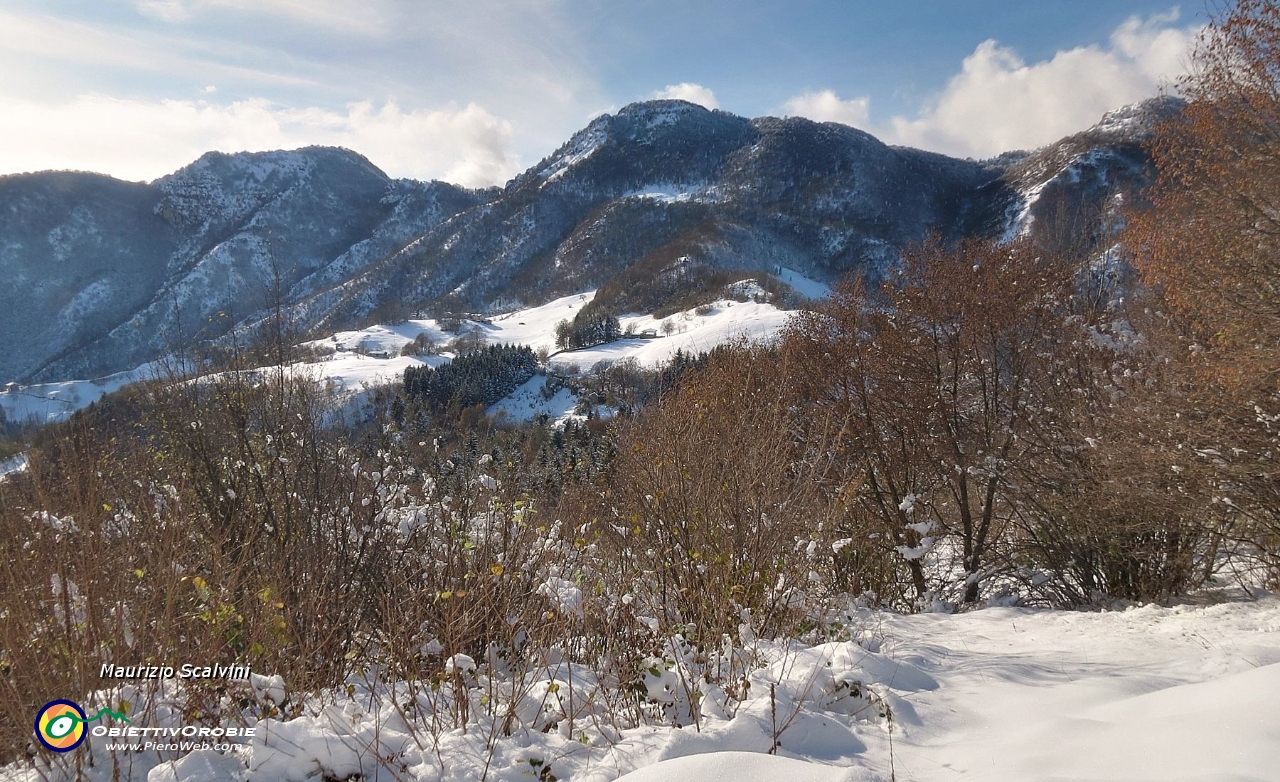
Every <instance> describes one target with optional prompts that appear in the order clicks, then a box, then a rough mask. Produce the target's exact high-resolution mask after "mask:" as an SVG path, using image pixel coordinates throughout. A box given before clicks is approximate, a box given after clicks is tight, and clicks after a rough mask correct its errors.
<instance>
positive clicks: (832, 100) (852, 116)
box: [786, 90, 871, 128]
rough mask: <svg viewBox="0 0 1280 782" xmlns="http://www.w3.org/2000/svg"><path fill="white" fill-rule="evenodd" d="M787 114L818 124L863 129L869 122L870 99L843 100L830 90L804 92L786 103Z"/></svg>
mask: <svg viewBox="0 0 1280 782" xmlns="http://www.w3.org/2000/svg"><path fill="white" fill-rule="evenodd" d="M786 110H787V114H789V115H792V116H797V117H808V118H809V119H811V120H816V121H818V122H839V123H840V124H842V125H852V126H854V127H855V128H865V127H867V126H868V125H869V124H870V122H871V99H870V98H854V99H852V100H843V99H841V98H840V96H839V95H836V94H835V92H834V91H832V90H822V91H820V92H806V93H804V94H803V95H797V96H796V97H794V98H792V99H791V100H789V101H787V103H786Z"/></svg>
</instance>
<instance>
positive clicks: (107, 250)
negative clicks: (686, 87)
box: [0, 100, 1173, 382]
mask: <svg viewBox="0 0 1280 782" xmlns="http://www.w3.org/2000/svg"><path fill="white" fill-rule="evenodd" d="M1172 108H1173V104H1171V103H1170V102H1169V101H1167V100H1166V101H1156V102H1150V103H1148V104H1144V105H1142V106H1139V107H1134V108H1131V109H1129V110H1126V111H1122V112H1118V113H1113V114H1111V115H1108V117H1107V118H1105V119H1104V121H1103V123H1101V124H1100V125H1098V126H1097V127H1095V128H1093V129H1090V130H1088V131H1085V132H1083V133H1081V134H1077V135H1075V136H1072V137H1070V138H1068V139H1064V140H1063V141H1062V142H1059V143H1058V144H1055V145H1050V146H1049V147H1046V148H1044V149H1041V150H1038V151H1036V152H1033V153H1011V154H1009V155H1006V156H1002V157H1001V158H998V159H995V160H992V161H985V162H974V161H962V160H955V159H952V158H948V157H945V156H942V155H937V154H933V153H928V152H922V151H919V150H913V149H906V148H899V147H890V146H886V145H885V144H883V143H881V142H880V141H878V140H876V139H875V138H873V137H871V136H869V135H867V134H866V133H863V132H861V131H858V130H855V129H853V128H850V127H847V126H843V125H838V124H834V123H815V122H811V121H809V120H806V119H801V118H789V119H777V118H773V117H765V118H760V119H746V118H743V117H738V116H735V115H733V114H729V113H726V112H722V111H711V110H707V109H705V108H702V107H700V106H696V105H694V104H690V103H684V102H680V101H650V102H646V103H637V104H633V105H630V106H627V107H625V108H623V109H621V110H620V111H618V112H617V113H616V114H606V115H602V116H600V117H598V118H596V119H595V120H593V121H592V122H591V123H590V124H588V125H587V127H585V128H584V129H582V130H581V131H579V132H578V133H576V134H574V136H573V137H572V138H570V139H569V140H568V141H567V142H566V143H565V144H564V145H563V146H562V147H561V148H560V149H558V150H557V151H556V152H555V153H554V154H552V155H551V156H549V157H548V158H546V159H545V160H543V161H541V162H540V163H538V164H537V165H536V166H533V167H532V168H530V169H529V170H528V171H525V172H524V173H522V174H520V175H519V176H517V177H516V178H515V179H513V180H512V181H511V182H509V183H508V184H507V185H506V187H504V188H502V189H491V190H488V191H480V192H476V191H467V190H463V189H461V188H458V187H454V186H452V185H448V184H444V183H439V182H431V183H421V182H414V181H409V180H393V179H391V178H389V177H387V176H386V175H385V174H384V173H383V172H381V171H379V170H378V169H377V168H376V167H374V166H373V165H372V164H371V163H369V161H367V160H366V159H364V158H363V157H361V156H360V155H358V154H355V153H353V152H350V151H348V150H343V149H332V148H318V147H313V148H307V149H301V150H297V151H292V152H267V153H255V154H249V153H242V154H234V155H227V154H222V153H209V154H206V155H204V156H203V157H201V158H200V159H199V160H197V161H196V162H194V163H192V164H191V165H189V166H187V167H185V168H183V169H182V170H180V171H178V172H176V173H174V174H172V175H170V176H167V177H164V178H162V179H159V180H157V181H155V182H152V183H150V184H140V183H126V182H120V181H117V180H114V179H110V178H107V177H102V176H98V175H93V174H82V173H66V172H59V173H42V174H27V175H17V176H8V177H0V272H3V274H4V278H5V279H6V280H8V281H9V283H10V284H9V285H6V286H5V287H4V288H3V289H0V337H3V344H4V345H5V347H4V349H3V350H2V351H0V382H7V381H10V380H18V381H26V382H30V381H59V380H66V379H69V378H88V377H98V376H104V375H107V374H110V373H112V372H117V371H121V370H128V369H132V368H134V367H136V366H139V365H141V364H143V363H145V362H147V361H149V360H152V359H154V358H156V357H158V356H160V355H163V354H164V353H166V352H168V351H169V350H171V349H172V348H173V347H175V346H178V345H180V344H182V343H187V342H192V341H199V340H217V339H222V340H226V339H229V337H228V335H229V334H233V333H242V332H243V331H244V330H246V329H251V328H252V327H253V326H254V324H255V323H258V322H260V321H261V320H262V318H263V317H265V316H266V314H267V313H268V311H269V310H270V308H271V305H273V304H274V303H275V302H276V301H277V300H278V301H279V302H280V303H282V304H284V305H286V306H287V307H288V308H289V310H290V312H291V316H292V317H293V319H294V321H295V324H296V326H297V327H298V328H300V329H303V330H314V331H316V332H317V333H328V332H332V331H335V330H338V329H341V328H349V327H352V326H358V325H363V324H366V323H369V322H373V321H376V320H389V319H395V318H396V317H400V316H405V315H408V314H410V313H412V312H415V311H422V310H424V309H426V310H430V309H432V308H438V309H454V310H466V311H491V312H493V311H511V310H514V309H518V308H520V307H522V306H531V305H537V304H541V303H544V302H547V301H550V300H552V299H554V298H556V297H559V296H563V295H568V294H571V293H578V292H581V291H584V290H591V289H597V290H598V293H597V296H596V304H597V305H598V306H600V307H603V308H607V309H612V310H613V311H615V312H617V313H619V314H622V313H627V312H652V311H655V310H659V309H661V308H664V307H667V308H669V311H676V310H681V309H687V308H688V307H689V306H692V299H698V298H699V297H700V298H701V299H702V300H711V299H714V298H716V295H717V293H718V292H719V289H720V288H721V287H722V286H723V285H724V284H725V283H726V282H732V281H735V280H740V279H743V278H745V277H750V276H753V275H754V276H758V275H759V274H762V273H776V272H779V271H781V270H783V269H788V270H794V271H796V272H798V273H800V274H802V275H804V276H805V277H807V278H811V279H814V280H817V281H820V282H826V283H829V282H832V281H834V280H835V279H837V278H838V277H840V276H842V275H844V274H846V273H848V272H850V271H852V270H864V271H867V272H869V273H870V274H872V275H873V276H874V275H876V274H877V273H878V272H879V271H881V270H882V269H883V268H884V267H885V266H886V265H887V264H889V263H892V262H893V260H894V259H895V258H896V257H897V254H898V252H899V250H900V249H901V248H902V247H903V246H905V245H907V244H909V243H912V242H915V241H918V240H920V239H921V238H923V237H924V236H925V235H926V234H927V233H928V232H930V231H934V232H937V233H939V234H941V235H943V236H947V237H955V236H960V235H970V234H990V235H999V234H1001V233H1010V232H1012V233H1016V232H1019V231H1031V232H1032V233H1037V234H1039V235H1041V236H1044V237H1048V238H1049V240H1052V241H1062V240H1064V239H1065V237H1066V236H1067V235H1068V234H1070V235H1071V237H1073V238H1074V237H1078V236H1081V235H1085V234H1088V235H1089V236H1090V238H1089V241H1090V242H1091V243H1094V244H1098V243H1101V242H1103V241H1105V239H1106V236H1105V233H1106V228H1105V226H1104V225H1103V223H1105V221H1104V220H1101V219H1100V218H1098V216H1099V215H1103V214H1107V213H1109V212H1108V210H1111V211H1114V206H1115V203H1116V202H1117V198H1118V196H1119V197H1120V198H1124V197H1132V195H1133V194H1134V193H1136V192H1137V191H1138V190H1139V189H1140V187H1141V186H1142V184H1143V183H1145V182H1146V181H1147V178H1148V177H1149V172H1148V170H1147V161H1146V155H1145V153H1144V152H1143V150H1142V148H1141V141H1142V139H1143V138H1144V137H1145V136H1146V135H1147V134H1148V133H1149V127H1150V120H1151V118H1152V117H1154V116H1160V115H1161V114H1162V113H1167V112H1168V111H1170V110H1172ZM1072 210H1074V211H1072ZM1077 213H1078V214H1077ZM1080 215H1085V216H1088V217H1089V219H1090V220H1092V222H1091V223H1090V225H1093V226H1094V228H1091V229H1090V230H1089V231H1088V232H1084V233H1082V232H1080V231H1074V232H1072V231H1069V230H1067V229H1066V228H1065V226H1069V225H1071V224H1073V223H1072V220H1074V219H1075V218H1076V217H1079V216H1080ZM1098 226H1102V227H1098ZM741 272H745V273H746V274H742V273H741ZM691 297H692V298H691ZM676 305H679V306H676Z"/></svg>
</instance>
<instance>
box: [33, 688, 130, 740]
mask: <svg viewBox="0 0 1280 782" xmlns="http://www.w3.org/2000/svg"><path fill="white" fill-rule="evenodd" d="M104 714H105V715H107V716H109V717H112V718H114V719H118V720H124V721H125V722H128V721H129V718H128V717H126V716H124V715H123V714H120V713H118V712H114V711H112V710H111V709H102V710H100V711H99V712H98V713H97V714H95V715H93V716H92V717H85V716H84V709H82V708H80V706H79V705H78V704H76V703H75V702H74V701H65V700H57V701H49V702H48V703H46V704H45V705H44V707H43V708H42V709H40V711H39V712H38V713H37V714H36V738H38V739H40V743H41V744H43V745H45V746H46V747H48V748H49V749H51V750H53V751H54V752H70V751H71V750H73V749H75V748H76V747H78V746H80V745H81V744H82V743H83V742H84V737H85V728H84V726H85V725H86V724H87V723H90V722H93V721H94V720H97V719H101V718H102V715H104Z"/></svg>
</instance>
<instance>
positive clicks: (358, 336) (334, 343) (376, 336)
mask: <svg viewBox="0 0 1280 782" xmlns="http://www.w3.org/2000/svg"><path fill="white" fill-rule="evenodd" d="M419 334H426V335H427V336H428V337H430V338H431V340H432V341H433V342H435V343H436V344H437V345H443V344H445V343H447V342H449V341H450V340H451V339H453V337H454V335H453V334H449V333H448V332H446V331H444V330H443V329H441V328H440V326H439V324H438V323H436V322H435V321H434V320H406V321H404V322H403V323H398V324H396V325H394V326H383V325H377V326H370V327H368V328H364V329H358V330H356V331H339V332H337V333H336V334H334V335H333V336H331V337H327V338H325V339H317V340H313V341H311V342H305V343H303V345H304V347H316V348H322V349H323V348H332V349H334V350H336V351H338V352H339V353H341V352H358V353H366V354H368V353H377V352H380V351H381V352H385V353H386V354H387V355H388V356H398V355H400V350H401V349H402V348H403V347H404V346H405V345H408V344H409V343H410V342H413V341H414V339H416V338H417V337H418V335H419Z"/></svg>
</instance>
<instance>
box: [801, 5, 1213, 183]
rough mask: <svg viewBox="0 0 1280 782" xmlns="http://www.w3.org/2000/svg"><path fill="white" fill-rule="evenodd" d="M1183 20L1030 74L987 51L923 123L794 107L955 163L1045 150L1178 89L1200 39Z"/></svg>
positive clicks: (1008, 53) (838, 102)
mask: <svg viewBox="0 0 1280 782" xmlns="http://www.w3.org/2000/svg"><path fill="white" fill-rule="evenodd" d="M1177 19H1178V14H1177V12H1176V11H1173V12H1171V13H1169V14H1164V15H1156V16H1152V17H1149V18H1147V19H1142V18H1140V17H1136V16H1135V17H1130V18H1129V19H1128V20H1126V21H1125V22H1124V23H1123V24H1121V25H1120V26H1119V27H1118V28H1116V30H1115V31H1114V32H1113V33H1112V34H1111V37H1110V40H1109V41H1108V42H1107V43H1106V44H1105V45H1091V46H1083V47H1078V48H1075V49H1070V50H1065V51H1059V52H1057V53H1056V54H1055V55H1054V56H1053V57H1052V58H1051V59H1048V60H1043V61H1041V62H1035V63H1030V64H1028V63H1026V62H1025V61H1023V59H1022V58H1021V57H1020V56H1019V55H1018V53H1017V52H1016V51H1014V50H1013V49H1011V48H1008V47H1004V46H1001V45H1000V44H999V43H998V42H997V41H995V40H988V41H984V42H983V43H981V44H979V45H978V47H977V49H975V50H974V52H973V54H971V55H969V56H968V57H966V58H965V60H964V63H963V65H962V66H961V69H960V72H959V73H957V74H956V75H955V76H953V77H952V78H951V80H950V81H949V82H948V83H947V86H946V88H945V89H943V91H942V92H941V93H940V94H939V95H937V96H936V97H935V98H934V99H933V100H931V101H930V102H928V103H927V104H926V105H925V106H923V107H922V109H921V111H920V112H919V113H918V114H917V116H915V117H914V118H908V117H903V116H896V117H893V118H891V119H889V120H888V121H887V122H883V123H877V122H875V121H873V120H871V118H870V102H869V100H868V99H867V98H854V99H841V98H840V97H839V96H837V95H836V94H835V93H834V92H832V91H831V90H824V91H822V92H810V93H805V94H803V95H799V96H797V97H794V98H792V99H791V100H789V101H787V103H786V106H785V107H786V110H787V112H788V113H791V114H795V115H800V116H805V117H809V118H811V119H815V120H823V121H826V120H830V121H835V122H843V123H846V124H850V125H854V126H856V127H860V128H862V129H864V130H867V131H869V132H871V133H873V134H875V135H877V136H879V137H880V138H882V139H883V140H885V141H887V142H889V143H894V144H904V145H908V146H914V147H921V148H923V149H931V150H935V151H938V152H945V153H948V154H951V155H959V156H972V157H988V156H991V155H995V154H998V153H1000V152H1004V151H1008V150H1011V149H1019V148H1034V147H1039V146H1042V145H1044V144H1048V143H1050V142H1053V141H1055V140H1057V139H1059V138H1061V137H1063V136H1066V135H1069V134H1071V133H1074V132H1077V131H1080V130H1083V129H1084V128H1087V127H1089V126H1090V125H1092V124H1094V123H1095V122H1097V121H1098V119H1099V118H1100V117H1101V116H1102V115H1103V114H1104V113H1106V112H1107V111H1110V110H1111V109H1115V108H1118V107H1120V106H1124V105H1127V104H1130V103H1135V102H1137V101H1140V100H1143V99H1145V98H1148V97H1151V96H1153V95H1155V94H1156V93H1157V92H1158V91H1159V90H1160V89H1161V88H1162V87H1165V86H1168V85H1170V84H1172V83H1173V82H1174V81H1175V80H1176V79H1177V77H1178V76H1179V75H1180V74H1181V73H1182V72H1183V70H1184V67H1185V65H1184V63H1185V59H1186V57H1187V54H1188V52H1189V51H1190V49H1191V46H1192V43H1193V42H1194V40H1195V36H1196V34H1197V29H1195V28H1180V27H1176V26H1174V25H1175V23H1176V22H1177Z"/></svg>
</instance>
